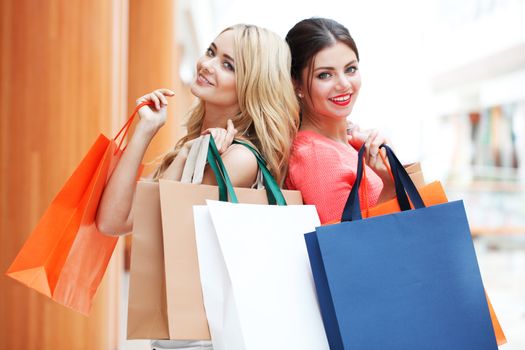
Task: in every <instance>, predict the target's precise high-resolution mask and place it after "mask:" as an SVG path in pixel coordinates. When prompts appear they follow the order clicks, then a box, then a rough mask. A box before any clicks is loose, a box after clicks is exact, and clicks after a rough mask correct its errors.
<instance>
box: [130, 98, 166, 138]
mask: <svg viewBox="0 0 525 350" xmlns="http://www.w3.org/2000/svg"><path fill="white" fill-rule="evenodd" d="M174 94H175V93H174V92H173V91H171V90H169V89H157V90H155V91H153V92H150V93H148V94H146V95H144V96H142V97H140V98H138V99H137V101H136V103H137V105H139V104H141V103H142V102H146V101H151V102H153V103H154V105H153V106H143V107H142V108H140V109H139V116H140V122H139V124H140V127H141V128H142V129H143V130H144V131H145V132H147V133H152V134H155V133H156V132H157V131H158V130H159V129H160V128H161V127H162V126H163V125H164V123H166V117H167V106H168V99H167V97H172V96H173V95H174Z"/></svg>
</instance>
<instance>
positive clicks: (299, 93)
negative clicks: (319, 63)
mask: <svg viewBox="0 0 525 350" xmlns="http://www.w3.org/2000/svg"><path fill="white" fill-rule="evenodd" d="M293 88H294V90H295V94H296V95H297V97H299V98H303V97H304V94H303V91H302V89H301V84H300V83H299V82H298V81H297V80H295V79H294V80H293Z"/></svg>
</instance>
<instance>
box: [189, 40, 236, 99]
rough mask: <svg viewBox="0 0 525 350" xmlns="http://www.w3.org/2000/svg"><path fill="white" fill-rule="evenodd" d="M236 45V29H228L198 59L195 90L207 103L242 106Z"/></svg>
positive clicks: (192, 87)
mask: <svg viewBox="0 0 525 350" xmlns="http://www.w3.org/2000/svg"><path fill="white" fill-rule="evenodd" d="M234 49H235V44H234V33H233V30H226V31H225V32H223V33H221V34H219V36H218V37H217V38H216V39H215V40H214V41H213V42H212V43H211V44H210V46H209V47H208V49H206V52H205V54H204V55H203V56H202V57H201V58H199V60H198V61H197V77H196V79H195V82H194V83H193V84H192V86H191V92H192V93H193V94H194V95H195V96H197V97H199V98H200V99H201V100H203V101H204V102H205V103H207V104H213V105H217V106H221V107H225V108H229V109H238V99H237V88H236V78H235V62H234V59H233V57H234V52H235V51H234Z"/></svg>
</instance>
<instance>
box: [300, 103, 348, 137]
mask: <svg viewBox="0 0 525 350" xmlns="http://www.w3.org/2000/svg"><path fill="white" fill-rule="evenodd" d="M346 128H347V124H346V120H345V119H335V118H334V119H333V118H327V117H324V116H321V115H312V114H311V113H309V112H307V111H303V116H302V121H301V128H300V129H301V130H310V131H314V132H316V133H318V134H320V135H323V136H325V137H327V138H329V139H332V140H334V141H336V142H341V143H343V144H345V145H347V144H348V136H347V134H346Z"/></svg>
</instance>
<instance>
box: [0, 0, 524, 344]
mask: <svg viewBox="0 0 525 350" xmlns="http://www.w3.org/2000/svg"><path fill="white" fill-rule="evenodd" d="M311 16H326V17H332V18H334V19H336V20H338V21H340V22H341V23H343V24H345V25H346V26H347V27H348V28H349V29H350V31H351V33H352V35H353V36H354V38H355V40H356V42H357V45H358V47H359V50H360V56H361V62H360V70H361V74H362V77H363V88H362V91H361V93H360V97H359V100H358V102H357V105H356V107H355V109H354V112H353V113H352V116H351V118H352V120H353V121H355V122H357V123H359V124H360V125H361V126H362V127H363V128H378V129H381V130H382V131H384V132H385V133H387V135H388V136H389V137H390V138H391V139H392V142H393V145H394V147H395V148H396V150H397V153H398V155H399V156H400V158H401V160H402V161H404V162H406V163H408V162H412V161H420V162H421V164H422V166H423V171H424V174H425V178H426V180H427V181H432V180H440V181H442V183H443V184H444V186H445V189H446V191H447V194H448V196H449V199H463V200H464V201H465V205H466V208H467V214H468V217H469V221H470V225H471V228H472V232H473V235H474V237H475V238H474V240H475V245H476V250H477V253H478V259H479V263H480V268H481V273H482V276H483V279H484V283H485V287H486V290H487V292H488V293H489V295H490V297H491V300H492V303H493V306H494V308H495V310H496V311H497V313H498V316H499V319H500V322H501V324H502V326H503V329H504V330H505V332H506V334H507V338H508V340H509V344H507V345H505V346H504V348H506V349H509V350H511V349H523V348H525V332H524V331H525V195H524V194H525V193H524V189H525V166H524V164H525V153H524V150H525V25H524V24H523V23H525V1H523V0H499V1H493V0H492V1H491V0H469V1H461V2H457V1H452V0H442V1H438V0H425V1H416V0H400V1H397V2H391V1H387V0H375V1H366V0H352V1H349V0H346V1H324V2H322V4H321V3H312V4H311V5H307V4H305V2H297V1H290V2H284V1H276V0H267V1H264V2H261V1H259V2H256V1H246V0H245V1H241V0H223V1H219V0H197V1H190V0H155V1H145V0H91V1H89V2H87V1H59V0H48V1H32V0H17V1H15V0H3V1H2V2H1V3H0V76H1V79H0V116H1V118H0V160H1V162H0V164H1V167H2V171H1V175H0V210H1V211H0V213H1V214H0V215H1V219H0V230H1V231H0V270H2V271H5V270H6V269H7V267H8V266H9V264H10V263H11V261H12V260H13V259H14V257H15V256H16V253H17V252H18V250H19V249H20V247H21V246H22V244H23V243H24V241H25V240H26V239H27V236H28V235H29V233H30V232H31V230H32V228H33V227H34V226H35V224H36V223H37V221H38V219H39V217H40V216H41V215H42V213H43V212H44V211H45V209H46V207H47V206H48V205H49V203H50V201H51V200H52V199H53V197H54V195H55V194H56V193H57V191H58V190H59V189H60V187H61V185H62V184H63V183H64V181H65V180H66V179H67V177H68V176H69V174H70V173H71V172H72V171H73V169H74V168H75V166H76V165H77V164H78V162H79V161H80V159H81V158H82V156H83V155H84V153H85V152H86V150H87V149H88V148H89V146H90V145H91V143H92V142H93V140H94V139H95V138H96V137H97V135H98V134H99V133H100V132H102V133H104V134H105V135H108V136H110V135H114V134H115V132H116V131H117V130H118V129H120V127H121V126H122V124H123V123H124V121H125V120H126V118H127V116H128V115H129V113H130V112H131V111H132V109H133V106H134V101H135V99H136V98H137V97H138V96H141V95H142V94H144V93H145V92H148V91H150V90H153V89H155V88H158V87H170V88H172V89H174V90H175V92H176V97H175V99H174V102H173V103H171V104H170V110H169V122H168V123H167V125H166V126H165V127H164V128H163V129H162V131H161V132H160V133H159V134H158V135H157V137H156V138H155V140H154V142H153V143H152V145H151V147H150V149H149V150H148V153H147V155H146V158H147V159H146V161H152V160H154V159H155V158H156V156H158V155H159V154H161V153H163V152H164V151H165V150H167V149H169V148H170V147H171V146H173V144H174V141H175V140H176V139H177V138H178V137H180V136H181V135H182V134H183V133H184V130H183V128H182V127H181V124H182V122H183V116H184V112H185V111H186V110H187V109H188V108H189V106H190V105H191V103H192V101H193V100H192V96H191V94H190V93H189V88H188V86H189V84H190V83H191V81H192V79H193V73H194V63H195V61H196V58H197V57H198V56H199V55H200V54H201V53H202V52H204V49H205V48H206V47H207V45H208V44H209V42H210V41H211V40H213V38H214V36H215V35H216V34H217V33H218V32H219V31H220V30H221V29H223V28H224V27H226V26H228V25H231V24H233V23H237V22H247V23H254V24H259V25H262V26H266V27H268V28H270V29H273V30H274V31H276V32H277V33H279V34H280V35H282V36H284V35H285V34H286V32H287V30H288V29H289V28H290V27H291V26H292V25H293V24H294V23H295V22H297V21H298V20H300V19H302V18H306V17H311ZM152 167H153V165H149V166H148V168H147V169H146V171H147V170H148V169H151V168H152ZM130 242H131V240H130V238H129V237H128V238H127V239H121V240H120V243H119V246H118V248H117V252H116V253H115V255H114V257H113V259H112V262H111V264H110V267H109V269H108V271H107V273H106V276H105V278H104V282H103V285H102V287H101V288H100V289H99V291H98V292H97V296H96V298H95V302H94V307H93V310H92V312H91V314H90V316H89V317H85V316H82V315H79V314H77V313H75V312H73V311H70V310H68V309H66V308H64V307H62V306H60V305H58V304H56V303H54V302H52V301H50V300H48V299H47V298H46V297H44V296H41V295H39V294H38V293H36V292H34V291H31V290H29V289H28V288H26V287H24V286H22V285H21V284H18V283H17V282H15V281H13V280H11V279H9V278H7V277H5V276H2V277H0V348H2V349H4V348H5V349H7V348H22V347H23V348H33V349H55V350H60V349H101V350H105V349H108V350H110V349H111V350H113V349H145V348H147V346H146V343H145V342H141V341H126V340H125V332H124V330H125V312H126V310H125V309H126V304H125V298H126V295H127V279H126V276H127V273H126V265H127V264H128V263H129V254H126V252H127V251H129V245H130Z"/></svg>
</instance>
